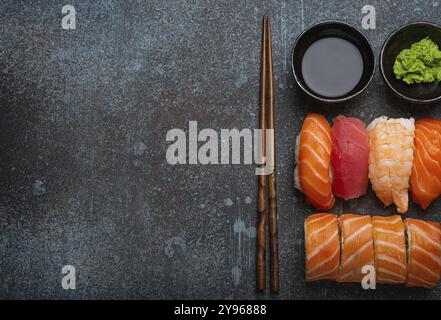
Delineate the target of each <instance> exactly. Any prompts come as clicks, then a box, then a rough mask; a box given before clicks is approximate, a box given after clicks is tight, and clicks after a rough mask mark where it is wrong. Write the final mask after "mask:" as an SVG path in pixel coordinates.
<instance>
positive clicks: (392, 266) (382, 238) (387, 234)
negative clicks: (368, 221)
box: [372, 215, 407, 284]
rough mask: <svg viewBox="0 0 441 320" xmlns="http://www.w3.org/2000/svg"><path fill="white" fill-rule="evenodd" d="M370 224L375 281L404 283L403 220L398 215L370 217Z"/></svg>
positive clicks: (404, 245) (404, 246)
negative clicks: (371, 228)
mask: <svg viewBox="0 0 441 320" xmlns="http://www.w3.org/2000/svg"><path fill="white" fill-rule="evenodd" d="M372 226H373V234H374V247H375V250H374V251H375V270H376V271H377V282H378V283H389V284H398V283H404V282H405V281H406V273H407V266H406V242H405V238H404V223H403V220H401V217H400V216H398V215H395V216H391V217H372Z"/></svg>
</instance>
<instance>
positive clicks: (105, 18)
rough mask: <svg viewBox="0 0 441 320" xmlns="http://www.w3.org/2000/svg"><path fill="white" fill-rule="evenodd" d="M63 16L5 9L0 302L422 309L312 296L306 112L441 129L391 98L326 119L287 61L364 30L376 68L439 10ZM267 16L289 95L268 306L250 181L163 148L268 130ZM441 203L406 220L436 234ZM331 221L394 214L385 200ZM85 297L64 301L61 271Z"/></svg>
mask: <svg viewBox="0 0 441 320" xmlns="http://www.w3.org/2000/svg"><path fill="white" fill-rule="evenodd" d="M64 4H67V3H64V2H63V1H56V0H50V1H17V0H3V1H2V2H1V4H0V26H1V30H2V32H1V34H0V46H1V50H0V86H1V87H0V106H1V109H0V149H1V152H0V170H1V171H0V172H1V175H0V277H1V279H0V298H3V299H14V298H18V299H24V298H26V299H37V298H42V299H56V298H62V299H81V298H87V299H105V298H112V299H113V298H115V299H117V298H118V299H147V298H148V299H163V298H168V299H174V298H185V299H189V298H200V299H207V298H215V299H218V298H219V299H236V298H242V299H261V298H274V299H279V298H280V299H381V298H390V299H395V298H400V299H426V298H434V299H439V298H440V297H441V288H437V289H433V290H424V289H410V288H405V287H400V286H399V287H393V286H379V287H378V289H377V290H371V291H364V290H362V289H361V287H360V285H356V284H353V285H351V284H335V283H330V282H321V283H313V284H306V283H305V282H304V281H303V277H304V240H303V236H304V234H303V220H304V218H305V217H306V216H307V215H308V214H311V213H313V212H314V210H313V209H312V208H311V207H310V206H309V205H308V204H307V203H306V202H305V200H304V197H303V196H302V195H301V194H300V193H299V192H297V191H295V190H294V187H293V174H292V173H293V168H294V164H293V162H294V139H295V136H296V135H297V133H298V131H299V128H300V125H301V122H302V120H303V118H304V116H305V114H306V113H307V112H310V111H313V112H321V113H323V114H325V115H326V116H327V118H328V119H329V120H331V119H332V118H333V117H335V116H337V115H338V114H342V113H343V114H347V115H353V116H358V117H360V118H362V119H363V120H365V121H366V122H370V121H371V120H372V119H374V118H375V117H378V116H380V115H389V116H401V117H409V116H414V117H420V116H438V117H441V111H440V109H439V105H438V106H432V107H418V106H412V105H408V104H406V103H404V102H402V101H400V100H397V99H396V98H394V97H393V96H391V94H390V93H389V92H388V91H387V88H386V87H385V85H384V83H383V81H382V79H381V77H380V75H379V73H378V69H377V72H376V75H375V78H374V80H373V82H372V84H371V86H370V87H369V88H368V90H367V91H366V92H365V93H364V94H363V95H361V96H360V97H359V98H357V99H356V100H354V101H352V102H350V103H346V104H344V105H340V106H323V105H320V104H318V103H316V102H313V101H311V100H309V99H308V98H306V97H304V96H303V95H302V94H301V92H300V91H299V90H298V88H296V87H295V85H294V81H293V77H292V74H291V69H290V51H291V47H292V44H293V42H294V40H295V38H296V36H297V35H298V34H299V33H300V32H301V30H302V29H303V28H304V27H306V26H308V25H310V24H312V23H314V22H317V21H319V20H324V19H340V20H343V21H346V22H349V23H351V24H353V25H355V26H358V27H359V28H360V27H361V19H362V13H361V9H362V7H363V5H365V4H371V5H373V6H374V7H375V8H376V10H377V29H376V30H368V31H364V33H365V34H366V36H367V37H368V38H369V40H370V42H371V44H372V46H373V48H374V50H375V53H376V57H377V58H378V53H379V50H380V47H381V45H382V43H383V41H384V40H385V38H386V36H387V35H388V34H389V33H390V32H391V31H392V30H394V29H395V28H396V27H398V26H399V25H402V24H404V23H406V22H410V21H414V20H429V21H433V22H439V17H440V13H441V4H440V3H439V2H438V0H436V1H428V0H425V1H417V0H414V1H407V0H406V1H404V0H402V1H398V0H396V1H380V0H372V1H368V2H366V1H360V0H357V1H353V0H345V1H341V0H338V1H337V0H332V1H316V0H303V1H299V0H298V1H214V0H209V1H207V0H193V1H153V0H149V1H112V0H109V1H79V0H71V1H69V2H68V4H71V5H74V6H75V9H76V12H77V21H76V25H77V29H76V30H63V29H62V28H61V19H62V13H61V8H62V6H63V5H64ZM264 14H267V15H270V16H271V22H272V31H273V54H274V68H275V76H276V89H277V99H276V107H277V135H276V137H277V152H278V154H277V156H278V160H277V166H278V205H279V241H280V244H279V245H280V268H281V291H280V294H279V295H270V294H269V293H265V294H259V293H256V292H255V250H256V234H255V226H256V212H255V211H256V190H257V179H256V176H255V175H254V166H253V165H211V166H204V165H177V166H172V165H169V164H168V163H167V162H166V158H165V154H166V150H167V147H168V146H169V145H170V143H169V142H167V141H166V133H167V131H168V130H170V129H173V128H181V129H185V130H186V131H188V122H189V121H190V120H195V121H198V127H199V129H202V128H213V129H215V130H220V129H221V128H226V129H231V128H238V129H243V128H251V129H253V128H256V127H257V125H258V89H259V86H258V83H259V55H260V33H261V17H262V15H264ZM440 209H441V202H440V201H437V202H436V203H435V204H434V205H433V206H431V207H430V209H429V210H427V212H425V213H424V212H422V211H421V210H419V209H417V207H416V206H415V205H411V207H410V213H409V216H411V217H419V218H427V219H433V220H441V216H440V211H441V210H440ZM332 211H333V212H335V213H342V212H356V213H364V214H391V213H393V212H394V210H393V208H390V209H383V207H382V205H381V204H380V202H379V201H378V200H376V198H375V197H374V195H373V194H372V192H371V191H370V192H369V194H368V195H367V196H365V197H363V198H361V199H358V200H354V201H350V202H346V203H343V202H337V204H336V206H335V208H334V209H333V210H332ZM67 264H71V265H73V266H75V267H76V270H77V289H76V290H71V291H65V290H63V289H62V287H61V278H62V274H61V268H62V267H63V266H64V265H67Z"/></svg>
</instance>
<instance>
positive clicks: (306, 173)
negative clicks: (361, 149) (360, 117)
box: [294, 113, 335, 210]
mask: <svg viewBox="0 0 441 320" xmlns="http://www.w3.org/2000/svg"><path fill="white" fill-rule="evenodd" d="M331 135H332V130H331V126H330V125H329V123H328V121H327V120H326V119H325V118H324V117H323V116H322V115H319V114H314V113H310V114H308V115H307V116H306V118H305V121H304V122H303V126H302V129H301V131H300V134H299V136H298V137H297V140H296V163H297V165H296V168H295V174H294V176H295V184H296V187H297V188H298V189H300V190H301V191H302V192H303V193H304V194H305V196H306V198H307V199H308V201H309V202H310V203H311V204H312V205H313V206H314V207H315V208H316V209H317V210H328V209H330V208H332V207H333V206H334V203H335V199H334V195H333V194H332V179H331V176H332V175H331V152H332V140H331Z"/></svg>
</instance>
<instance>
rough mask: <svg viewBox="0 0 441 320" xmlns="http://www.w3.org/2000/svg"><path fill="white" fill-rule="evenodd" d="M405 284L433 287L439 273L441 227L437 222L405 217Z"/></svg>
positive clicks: (440, 272) (440, 271) (440, 268)
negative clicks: (406, 251)
mask: <svg viewBox="0 0 441 320" xmlns="http://www.w3.org/2000/svg"><path fill="white" fill-rule="evenodd" d="M404 223H405V225H406V231H407V246H408V248H407V249H408V261H407V263H408V265H407V269H408V272H407V279H406V286H408V287H425V288H433V287H435V286H436V285H437V283H438V281H439V280H440V275H441V227H440V224H439V223H438V222H432V221H423V220H416V219H406V220H405V221H404Z"/></svg>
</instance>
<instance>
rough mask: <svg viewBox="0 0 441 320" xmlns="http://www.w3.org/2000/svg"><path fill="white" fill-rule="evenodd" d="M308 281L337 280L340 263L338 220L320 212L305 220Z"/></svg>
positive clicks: (332, 215) (334, 216) (333, 216)
mask: <svg viewBox="0 0 441 320" xmlns="http://www.w3.org/2000/svg"><path fill="white" fill-rule="evenodd" d="M305 247H306V281H314V280H321V279H329V280H335V278H336V276H337V274H338V269H339V265H340V240H339V235H338V221H337V216H336V215H334V214H327V213H319V214H314V215H312V216H310V217H308V218H307V219H306V220H305Z"/></svg>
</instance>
